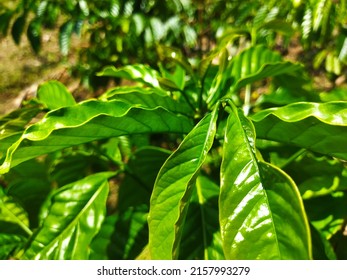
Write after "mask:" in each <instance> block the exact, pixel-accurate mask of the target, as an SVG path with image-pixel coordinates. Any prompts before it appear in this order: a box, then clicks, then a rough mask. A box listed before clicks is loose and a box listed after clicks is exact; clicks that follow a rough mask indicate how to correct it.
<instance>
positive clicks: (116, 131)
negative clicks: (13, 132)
mask: <svg viewBox="0 0 347 280" xmlns="http://www.w3.org/2000/svg"><path fill="white" fill-rule="evenodd" d="M191 128H192V123H191V120H190V119H188V118H186V117H184V116H177V115H176V114H174V113H172V112H169V111H167V110H165V109H163V108H155V109H144V108H140V106H131V105H129V104H126V103H124V102H121V101H117V100H115V101H110V102H103V101H98V100H89V101H86V102H82V103H80V104H77V105H75V106H71V107H65V108H61V109H58V110H55V111H51V112H49V113H48V114H47V115H46V116H45V117H44V118H43V119H42V120H41V121H40V122H39V123H36V124H34V125H32V126H29V127H28V128H27V129H26V130H25V131H24V133H23V134H22V136H21V137H20V139H18V140H17V141H16V142H14V143H12V145H11V146H10V147H9V148H8V150H7V155H6V159H5V161H4V162H3V163H2V165H1V166H0V173H6V172H8V170H9V169H10V167H13V166H15V165H17V164H19V163H21V162H24V161H26V160H28V159H32V158H35V157H37V156H39V155H44V154H47V153H50V152H53V151H58V150H62V149H64V148H67V147H72V146H75V145H79V144H83V143H87V142H91V141H94V140H100V139H105V138H110V137H117V136H121V135H129V134H141V133H155V132H157V133H159V132H171V133H187V132H189V131H190V130H191Z"/></svg>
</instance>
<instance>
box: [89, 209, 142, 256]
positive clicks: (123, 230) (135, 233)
mask: <svg viewBox="0 0 347 280" xmlns="http://www.w3.org/2000/svg"><path fill="white" fill-rule="evenodd" d="M147 211H148V208H147V207H146V206H145V207H143V206H141V205H138V206H136V207H130V208H129V209H127V210H126V211H122V212H121V213H117V214H114V215H112V216H109V217H107V218H106V219H105V221H104V223H103V225H102V227H101V229H100V232H99V234H98V235H97V236H96V237H95V238H94V239H93V242H92V244H91V255H90V259H96V260H100V259H101V260H102V259H116V260H119V259H121V260H134V259H135V258H136V257H137V256H138V255H139V254H140V253H141V251H142V250H143V248H144V247H145V245H146V244H147V238H148V227H147V213H148V212H147Z"/></svg>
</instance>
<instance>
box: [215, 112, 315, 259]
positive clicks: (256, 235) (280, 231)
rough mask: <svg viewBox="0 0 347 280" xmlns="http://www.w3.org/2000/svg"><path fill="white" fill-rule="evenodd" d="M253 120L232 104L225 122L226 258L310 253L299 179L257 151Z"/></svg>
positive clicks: (222, 222)
mask: <svg viewBox="0 0 347 280" xmlns="http://www.w3.org/2000/svg"><path fill="white" fill-rule="evenodd" d="M255 152H256V151H255V131H254V127H253V125H252V123H251V121H250V120H249V119H248V118H246V117H245V116H244V115H243V113H242V111H241V110H240V109H237V108H236V107H235V106H234V105H232V110H231V112H230V115H229V118H228V123H227V126H226V131H225V137H224V145H223V161H222V165H221V191H220V196H219V209H220V212H219V213H220V214H219V219H220V226H221V234H222V240H223V249H224V253H225V257H226V258H227V259H250V260H252V259H309V258H311V240H310V232H309V226H308V222H307V218H306V214H305V211H304V207H303V203H302V200H301V198H300V194H299V191H298V190H297V187H296V185H295V183H294V182H293V181H292V180H291V179H290V178H289V176H288V175H286V174H285V173H284V172H283V171H281V170H280V169H278V168H275V167H274V166H272V165H270V164H268V163H265V162H259V161H258V160H257V158H256V156H255Z"/></svg>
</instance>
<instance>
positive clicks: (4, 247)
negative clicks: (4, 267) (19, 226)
mask: <svg viewBox="0 0 347 280" xmlns="http://www.w3.org/2000/svg"><path fill="white" fill-rule="evenodd" d="M25 242H26V239H25V238H24V237H23V236H22V235H15V234H3V233H0V260H8V259H9V258H10V257H11V254H12V253H13V252H14V251H15V250H16V249H17V248H20V247H22V246H23V245H24V244H25Z"/></svg>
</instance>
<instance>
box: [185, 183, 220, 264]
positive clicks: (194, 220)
mask: <svg viewBox="0 0 347 280" xmlns="http://www.w3.org/2000/svg"><path fill="white" fill-rule="evenodd" d="M218 195H219V186H218V185H216V184H215V183H214V182H212V181H211V180H210V179H209V178H207V177H205V176H198V177H197V180H196V187H195V188H194V190H193V194H192V198H191V202H190V204H189V208H188V213H187V218H186V223H185V225H184V229H183V236H182V242H181V246H180V255H179V259H184V260H187V259H192V260H223V259H224V253H223V246H222V239H221V235H220V230H219V222H218Z"/></svg>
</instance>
